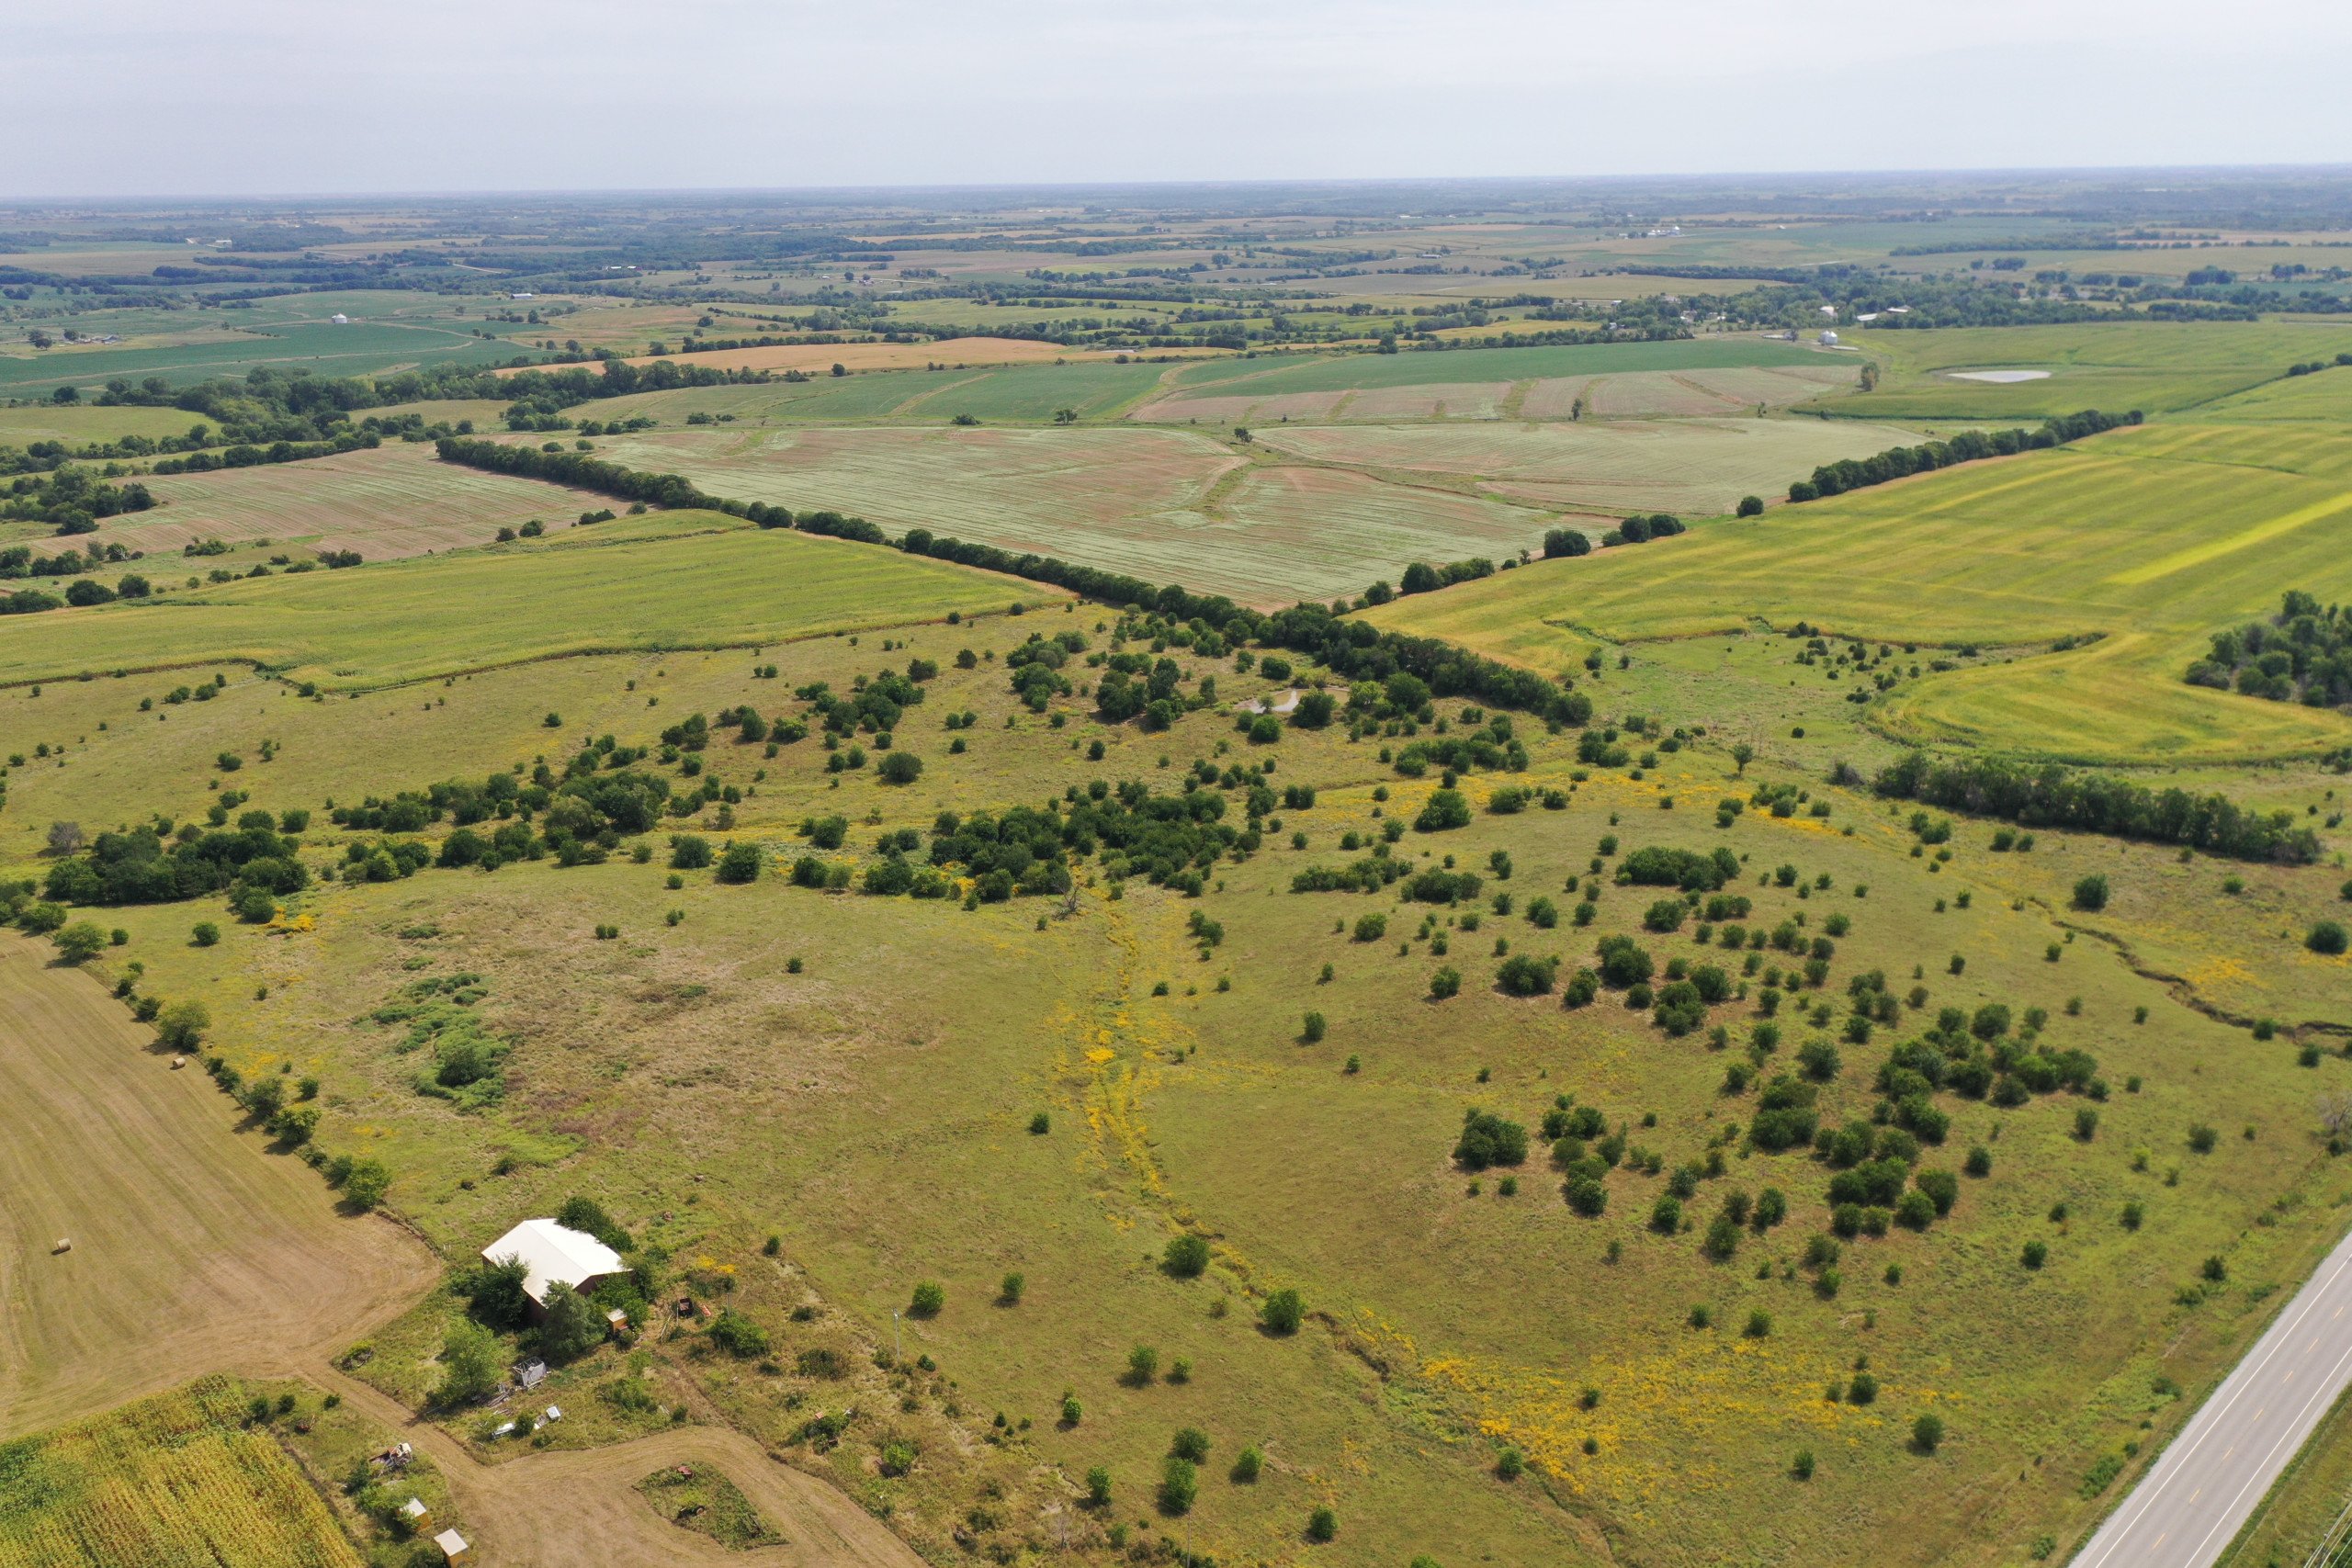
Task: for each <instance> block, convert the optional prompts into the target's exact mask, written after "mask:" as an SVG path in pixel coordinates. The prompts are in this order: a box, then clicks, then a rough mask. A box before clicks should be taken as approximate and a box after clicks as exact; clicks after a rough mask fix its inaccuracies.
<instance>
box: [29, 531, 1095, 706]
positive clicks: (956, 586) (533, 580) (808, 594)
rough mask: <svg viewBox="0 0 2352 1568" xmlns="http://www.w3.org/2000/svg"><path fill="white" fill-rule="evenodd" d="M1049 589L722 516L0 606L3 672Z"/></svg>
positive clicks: (743, 633) (287, 672)
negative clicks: (61, 604) (689, 528)
mask: <svg viewBox="0 0 2352 1568" xmlns="http://www.w3.org/2000/svg"><path fill="white" fill-rule="evenodd" d="M551 493H555V494H560V493H561V492H560V491H555V492H551ZM678 516H680V514H674V513H673V514H672V517H673V520H674V519H676V518H677V517H678ZM598 526H601V525H598ZM582 543H583V545H584V544H586V543H588V541H586V540H583V541H582ZM1057 597H1058V595H1057V593H1055V592H1053V591H1052V590H1048V589H1044V588H1041V587H1039V586H1038V585H1036V584H1035V583H1027V582H1017V581H1011V580H1008V579H1004V578H1001V577H997V576H995V575H993V574H991V573H988V572H979V571H973V570H967V569H966V568H963V567H958V566H952V565H949V564H947V563H945V562H940V561H930V560H922V559H919V558H909V557H904V556H900V555H899V554H898V553H897V552H895V551H889V550H886V549H885V548H884V547H878V546H873V545H856V544H850V543H847V542H844V541H841V540H832V539H820V538H816V537H812V536H809V535H805V534H794V533H774V532H766V531H754V532H749V533H746V532H741V531H734V532H725V533H713V534H707V535H697V536H690V537H682V538H674V539H652V540H641V539H640V540H634V541H626V542H623V543H620V544H616V545H611V546H609V547H604V548H601V549H600V548H590V547H582V548H572V549H537V550H514V551H489V552H482V553H468V554H464V555H458V556H452V557H441V558H430V559H428V558H414V559H411V560H405V561H390V562H387V563H385V564H383V565H381V566H369V567H362V568H359V569H357V570H343V571H334V572H313V573H311V574H308V575H305V576H297V577H286V576H280V577H274V578H269V579H266V580H261V581H237V582H231V583H221V584H214V585H207V586H202V587H198V588H192V589H185V590H178V591H175V592H173V593H171V594H170V595H169V596H168V597H165V598H162V599H159V600H157V601H154V602H153V603H146V604H108V605H102V606H99V607H97V608H94V609H79V610H52V611H50V612H47V613H46V614H42V615H17V616H11V617H9V619H8V620H7V621H6V623H0V682H26V681H40V680H57V679H62V678H64V677H68V676H72V675H75V674H79V673H83V672H89V671H95V672H106V671H116V670H129V669H156V668H163V667H179V666H187V665H197V664H205V663H210V662H215V661H220V660H234V661H240V662H247V663H253V664H259V665H263V666H265V667H266V668H268V669H269V670H270V671H273V672H276V673H278V674H282V675H284V676H286V677H287V678H288V679H289V680H294V681H301V682H314V683H316V684H318V685H320V686H322V687H327V688H330V689H334V690H341V689H345V688H363V687H368V686H379V685H385V684H388V683H392V682H402V681H413V680H418V679H421V678H424V677H427V676H435V675H446V674H449V673H452V672H455V671H465V670H476V669H481V668H484V667H486V666H490V665H497V664H512V663H521V662H527V661H530V660H540V659H548V658H552V657H554V656H556V655H559V654H566V653H587V652H598V651H604V650H608V649H631V648H718V647H729V646H750V645H752V644H756V643H761V642H766V641H784V640H786V639H789V638H793V637H822V636H830V635H832V634H834V633H839V632H851V631H857V630H861V629H865V628H868V627H875V626H892V625H897V624H899V623H900V622H905V621H919V620H931V619H936V618H941V617H944V616H945V615H948V614H949V613H950V612H951V611H952V612H956V613H960V614H962V615H978V614H981V613H984V612H995V611H1001V610H1003V609H1004V608H1006V607H1007V606H1008V605H1010V604H1014V603H1026V604H1039V603H1043V602H1046V601H1047V600H1050V599H1054V598H1057Z"/></svg>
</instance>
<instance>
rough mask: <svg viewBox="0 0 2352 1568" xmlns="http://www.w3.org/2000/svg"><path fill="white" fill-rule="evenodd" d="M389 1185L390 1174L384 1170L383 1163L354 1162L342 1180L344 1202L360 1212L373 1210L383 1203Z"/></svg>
mask: <svg viewBox="0 0 2352 1568" xmlns="http://www.w3.org/2000/svg"><path fill="white" fill-rule="evenodd" d="M391 1185H392V1173H391V1172H390V1171H389V1170H386V1169H385V1168H384V1163H383V1161H381V1160H373V1159H361V1160H354V1161H352V1162H351V1173H350V1174H349V1175H347V1176H345V1178H344V1179H343V1196H344V1201H345V1202H347V1203H349V1204H350V1205H351V1206H352V1207H353V1208H355V1209H358V1210H361V1211H366V1210H368V1209H373V1208H374V1207H376V1205H378V1204H379V1203H381V1202H382V1201H384V1194H385V1193H386V1192H387V1191H388V1190H390V1188H391Z"/></svg>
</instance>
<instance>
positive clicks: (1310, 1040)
mask: <svg viewBox="0 0 2352 1568" xmlns="http://www.w3.org/2000/svg"><path fill="white" fill-rule="evenodd" d="M1324 1028H1325V1025H1324V1022H1323V1015H1322V1014H1321V1013H1319V1012H1310V1013H1308V1014H1307V1015H1306V1018H1304V1019H1302V1020H1301V1021H1300V1022H1299V1031H1298V1037H1299V1038H1300V1039H1301V1040H1303V1041H1305V1042H1306V1043H1307V1044H1309V1045H1313V1044H1317V1043H1320V1042H1321V1040H1322V1038H1323V1034H1324Z"/></svg>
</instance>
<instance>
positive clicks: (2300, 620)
mask: <svg viewBox="0 0 2352 1568" xmlns="http://www.w3.org/2000/svg"><path fill="white" fill-rule="evenodd" d="M2188 682H2189V683H2190V684H2192V685H2198V686H2212V687H2216V688H2218V689H2221V690H2223V691H2228V690H2231V689H2235V690H2236V691H2238V692H2240V693H2242V694H2245V695H2246V696H2249V697H2267V698H2268V699H2269V700H2270V701H2272V702H2278V703H2301V704H2302V705H2304V706H2306V707H2315V708H2316V707H2345V706H2347V705H2352V611H2347V610H2346V607H2345V606H2344V605H2341V604H2329V605H2325V606H2322V605H2321V604H2320V602H2319V601H2318V600H2317V599H2315V598H2313V597H2312V595H2310V594H2308V593H2305V592H2301V590H2290V592H2288V594H2287V596H2286V600H2285V602H2284V604H2281V606H2280V607H2279V611H2278V615H2273V616H2272V617H2271V618H2270V619H2269V620H2267V621H2253V622H2249V623H2248V624H2247V625H2245V626H2240V627H2238V628H2237V629H2235V630H2233V631H2225V632H2216V633H2214V634H2213V649H2212V652H2211V655H2209V656H2208V657H2206V658H2204V659H2200V660H2197V661H2196V662H2195V663H2194V664H2191V665H2190V666H2189V667H2188Z"/></svg>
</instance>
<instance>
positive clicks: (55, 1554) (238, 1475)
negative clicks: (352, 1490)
mask: <svg viewBox="0 0 2352 1568" xmlns="http://www.w3.org/2000/svg"><path fill="white" fill-rule="evenodd" d="M0 1451H5V1452H6V1456H7V1469H6V1473H5V1476H0V1488H5V1490H0V1563H6V1564H7V1565H8V1568H78V1565H81V1564H87V1565H88V1568H116V1565H118V1564H122V1563H130V1562H209V1563H217V1564H219V1565H220V1568H359V1561H360V1560H359V1557H358V1554H357V1553H356V1552H355V1551H352V1549H351V1545H350V1543H349V1541H347V1540H345V1538H344V1535H343V1532H342V1531H341V1529H338V1528H337V1526H336V1524H335V1522H334V1517H333V1516H332V1515H331V1514H329V1513H328V1512H327V1509H326V1506H325V1505H324V1504H323V1503H322V1502H321V1501H320V1500H319V1497H318V1495H316V1494H315V1493H313V1492H312V1491H311V1488H310V1485H309V1483H306V1482H305V1481H304V1480H303V1479H302V1472H300V1470H298V1469H296V1468H295V1466H294V1463H293V1461H291V1460H289V1459H288V1457H287V1456H286V1454H285V1453H284V1452H283V1451H282V1450H280V1449H279V1448H278V1447H277V1443H276V1442H275V1441H274V1440H273V1439H272V1438H269V1437H267V1436H266V1435H264V1434H262V1433H257V1432H254V1431H253V1430H251V1429H249V1428H248V1427H245V1426H244V1425H243V1408H242V1402H241V1401H240V1400H239V1398H238V1396H237V1392H236V1390H235V1388H234V1387H233V1386H232V1384H231V1383H230V1382H228V1381H227V1380H226V1379H219V1378H216V1379H212V1380H209V1381H207V1382H200V1383H198V1384H197V1385H196V1386H194V1387H193V1388H191V1389H189V1390H187V1392H185V1393H176V1394H167V1395H164V1396H163V1397H160V1398H156V1399H152V1400H148V1401H145V1402H144V1403H141V1404H132V1405H129V1406H126V1407H125V1408H123V1409H120V1410H118V1411H115V1412H113V1413H112V1414H110V1415H108V1416H101V1417H99V1418H97V1419H96V1420H92V1421H87V1422H83V1423H78V1424H76V1425H74V1426H72V1427H66V1428H64V1429H62V1430H60V1431H56V1432H51V1433H49V1434H46V1435H45V1436H43V1437H41V1438H35V1439H31V1440H29V1441H27V1442H22V1443H16V1444H11V1445H9V1447H8V1448H7V1449H6V1450H0ZM191 1498H198V1499H201V1506H197V1507H190V1506H188V1501H189V1499H191Z"/></svg>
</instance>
